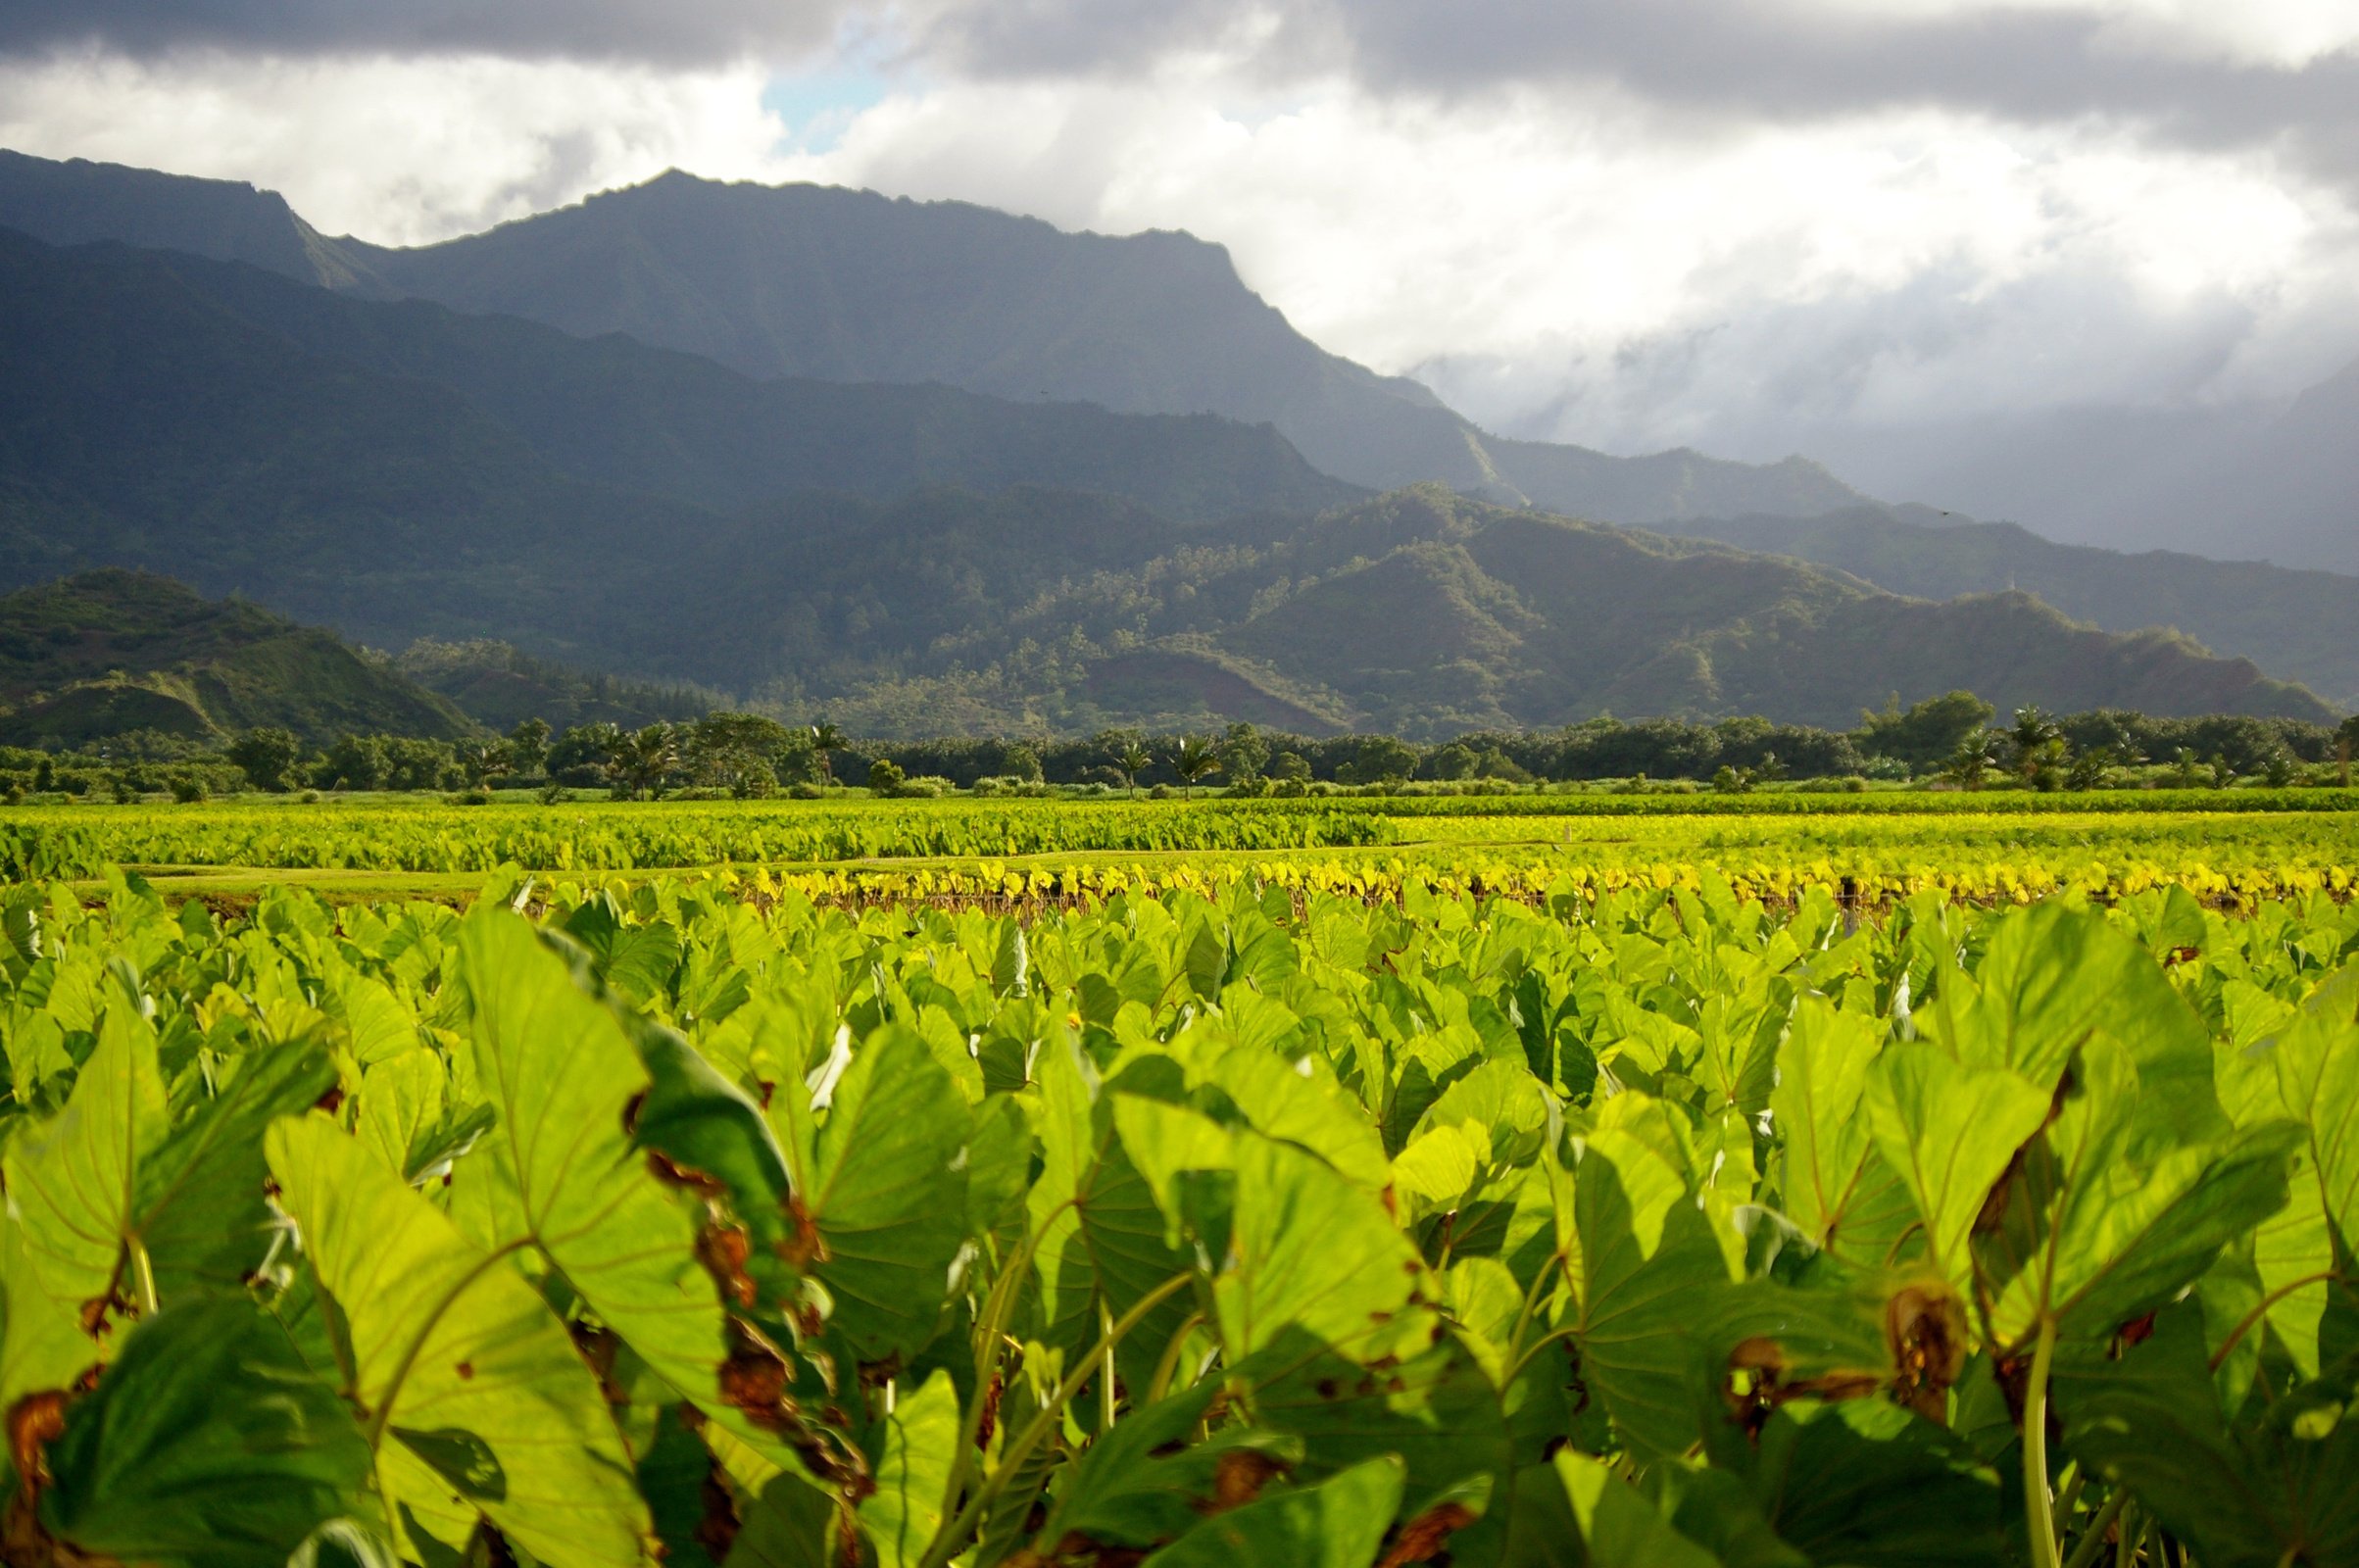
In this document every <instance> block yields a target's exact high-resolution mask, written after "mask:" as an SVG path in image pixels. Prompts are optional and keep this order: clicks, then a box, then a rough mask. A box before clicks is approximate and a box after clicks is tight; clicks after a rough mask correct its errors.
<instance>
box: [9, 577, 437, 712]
mask: <svg viewBox="0 0 2359 1568" xmlns="http://www.w3.org/2000/svg"><path fill="white" fill-rule="evenodd" d="M0 708H4V709H5V711H0V744H5V745H10V746H41V745H57V746H65V747H74V746H80V745H83V744H86V743H90V742H94V741H101V740H104V739H106V738H108V737H109V736H114V735H121V734H123V733H126V732H128V731H132V730H155V731H159V732H161V733H163V734H167V735H176V736H180V737H183V738H185V739H189V740H195V741H212V740H220V739H222V738H224V737H226V736H229V735H232V734H234V733H236V732H237V731H239V730H244V729H249V728H253V727H256V726H260V725H268V726H271V727H275V728H280V729H289V730H293V731H294V732H295V733H296V734H297V735H299V736H301V737H303V739H304V740H305V741H306V742H307V743H309V744H312V745H316V746H319V745H325V744H327V743H329V742H330V741H332V740H334V739H335V737H336V736H338V735H340V734H344V733H346V732H353V733H361V734H369V733H377V732H383V733H389V734H399V735H418V736H430V737H434V738H437V739H453V738H456V737H458V736H461V735H465V734H467V733H469V732H470V731H471V730H472V728H473V726H472V725H471V724H469V722H468V721H467V717H466V715H465V714H463V713H461V712H460V711H458V710H457V709H456V708H454V707H453V706H452V705H451V704H449V703H448V702H446V701H444V700H443V699H441V698H439V697H437V696H435V695H434V694H433V693H431V692H428V691H425V690H424V689H422V688H421V687H419V686H418V685H417V684H416V683H415V682H413V681H411V680H410V679H408V678H407V677H405V676H403V675H401V674H399V673H397V672H396V671H393V670H390V669H387V668H386V667H385V666H384V665H382V664H380V663H376V662H370V661H369V660H367V659H364V658H362V657H361V656H360V655H359V654H358V653H356V652H355V651H354V650H353V649H352V648H351V647H349V646H347V645H346V644H345V643H343V642H341V641H340V640H338V639H337V638H336V637H334V636H333V635H331V634H330V633H327V632H323V631H319V630H316V629H313V628H311V627H307V626H299V625H296V624H295V623H294V622H293V621H290V620H286V619H283V618H281V617H279V616H277V615H273V614H271V613H269V612H268V611H265V610H261V609H258V608H257V607H255V606H253V605H250V604H245V603H242V602H239V601H236V600H230V601H216V600H208V599H205V598H203V597H201V596H200V595H198V594H196V593H194V592H193V591H191V590H190V589H188V588H186V587H183V586H182V585H181V584H179V583H176V582H173V581H172V580H171V579H169V578H165V577H156V576H151V575H148V574H146V573H144V572H136V571H123V570H118V569H106V570H99V571H91V572H84V573H82V574H81V575H79V576H75V577H70V578H67V579H66V580H64V581H62V582H55V583H48V584H44V585H42V586H40V587H36V588H26V589H22V590H20V591H18V592H16V593H13V594H9V595H7V596H6V597H0Z"/></svg>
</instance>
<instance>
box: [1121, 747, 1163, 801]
mask: <svg viewBox="0 0 2359 1568" xmlns="http://www.w3.org/2000/svg"><path fill="white" fill-rule="evenodd" d="M1154 765H1155V753H1154V752H1152V751H1150V750H1148V747H1147V742H1146V741H1145V740H1143V739H1141V738H1140V737H1139V736H1136V735H1125V736H1124V737H1122V744H1121V745H1119V746H1117V747H1115V748H1114V768H1115V770H1116V771H1117V772H1119V773H1120V774H1121V775H1122V777H1123V779H1124V781H1125V782H1127V783H1128V784H1129V785H1130V794H1131V799H1133V800H1136V799H1138V795H1139V775H1140V774H1141V773H1144V772H1146V771H1147V770H1148V769H1149V768H1151V767H1153V766H1154Z"/></svg>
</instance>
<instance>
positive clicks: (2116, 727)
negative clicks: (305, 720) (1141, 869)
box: [0, 692, 2359, 800]
mask: <svg viewBox="0 0 2359 1568" xmlns="http://www.w3.org/2000/svg"><path fill="white" fill-rule="evenodd" d="M2355 748H2359V716H2354V717H2353V718H2350V719H2346V720H2345V721H2343V723H2342V724H2341V725H2340V726H2339V727H2330V726H2327V725H2323V724H2310V723H2303V722H2300V721H2298V720H2292V719H2266V718H2250V717H2240V716H2213V717H2203V718H2158V717H2154V716H2151V715H2148V714H2143V713H2137V712H2131V711H2122V710H2098V711H2090V712H2085V713H2073V714H2064V715H2056V714H2049V713H2045V712H2043V711H2040V710H2039V709H2036V708H2027V709H2022V710H2018V711H2016V712H2014V713H2012V714H2009V715H2005V716H2003V717H2002V716H2001V715H1999V714H1998V713H1997V711H1995V710H1994V709H1993V708H1992V707H1991V706H1990V704H1989V703H1986V702H1984V701H1982V700H1981V699H1980V698H1978V697H1975V696H1974V695H1973V694H1972V693H1969V692H1950V693H1947V694H1945V695H1943V696H1941V697H1936V698H1930V699H1927V700H1926V701H1923V702H1920V703H1917V704H1915V705H1913V706H1912V707H1909V708H1907V709H1902V708H1901V707H1900V706H1899V704H1898V703H1897V702H1896V701H1895V702H1893V703H1891V704H1888V705H1887V707H1886V708H1885V709H1884V711H1880V712H1870V713H1863V714H1862V715H1861V720H1860V724H1859V726H1858V727H1857V728H1855V729H1851V730H1832V729H1823V728H1817V727H1813V726H1810V725H1801V724H1777V723H1772V722H1771V721H1769V720H1768V719H1765V718H1757V717H1746V718H1726V719H1720V720H1716V721H1711V722H1696V721H1690V720H1682V719H1638V720H1628V721H1626V720H1622V719H1616V718H1611V717H1599V718H1594V719H1591V720H1588V721H1587V722H1585V723H1581V724H1575V725H1570V726H1566V727H1563V728H1560V729H1552V730H1532V731H1520V732H1518V731H1497V732H1474V733H1469V734H1465V735H1461V736H1458V737H1456V738H1454V739H1451V740H1448V741H1443V742H1438V743H1432V744H1425V745H1419V744H1416V743H1413V742H1409V741H1403V740H1401V739H1399V738H1397V737H1395V736H1390V735H1357V734H1353V735H1334V736H1306V735H1296V734H1289V733H1286V732H1284V731H1279V730H1270V729H1262V728H1259V727H1256V726H1254V725H1252V724H1247V723H1236V724H1231V725H1229V726H1228V727H1227V728H1226V729H1225V730H1220V731H1216V732H1211V733H1202V734H1170V735H1152V734H1149V733H1147V732H1145V731H1142V730H1136V729H1108V730H1102V731H1100V732H1099V733H1097V734H1095V735H1089V736H1081V737H1066V738H1012V737H1000V738H962V737H961V738H946V739H936V740H918V741H880V740H874V739H864V738H860V737H856V736H852V735H849V734H847V733H845V732H844V731H843V730H842V729H841V728H840V727H839V726H837V725H836V724H834V723H831V722H829V721H827V720H825V719H819V720H817V721H815V722H812V723H808V724H793V723H788V722H786V721H784V720H781V719H779V718H776V717H773V716H770V715H767V714H762V713H747V712H735V711H715V712H709V713H706V714H704V715H703V716H701V717H698V718H694V719H688V720H682V721H676V722H675V721H659V722H655V723H650V724H646V725H642V726H640V727H638V728H635V729H628V728H624V727H622V726H620V725H617V724H614V723H587V724H575V725H569V726H567V727H565V728H563V729H557V728H554V727H553V726H551V725H550V724H549V723H548V722H547V721H546V720H543V719H540V718H528V719H525V720H524V721H522V722H521V723H518V724H516V726H515V727H514V728H512V729H511V730H510V731H509V732H508V733H507V734H505V735H490V734H486V735H483V736H480V737H477V738H474V739H471V740H463V741H457V742H451V741H443V740H431V739H424V738H419V737H416V736H400V735H345V736H342V737H340V738H338V739H337V740H336V741H335V742H334V743H333V744H332V745H329V746H326V747H324V748H314V747H307V746H306V745H304V743H303V742H302V741H301V740H300V739H299V738H298V737H297V736H296V735H294V734H293V733H292V732H290V731H287V730H282V729H255V730H248V731H246V732H245V733H243V734H241V735H238V736H236V737H235V738H234V739H232V740H230V741H229V742H227V744H225V745H223V746H221V747H220V748H219V749H217V750H214V751H211V752H201V753H200V752H192V751H191V750H190V749H189V748H188V747H186V746H185V745H184V744H183V745H173V746H162V745H158V746H144V745H142V744H141V743H140V740H139V738H138V737H124V738H120V739H119V741H118V742H116V743H114V744H110V745H108V746H104V747H93V748H87V749H84V750H83V751H80V752H73V753H50V752H39V751H28V750H25V749H21V748H0V792H4V793H5V795H6V797H7V798H9V799H12V800H23V799H25V797H27V796H28V795H41V794H64V795H68V796H75V797H84V798H89V797H97V798H101V799H103V798H106V797H108V796H110V795H112V796H114V797H116V798H119V799H135V798H140V797H142V796H144V795H148V794H155V793H170V794H172V795H174V796H176V797H178V798H180V799H183V800H197V799H203V798H205V797H206V796H207V795H209V794H216V793H224V792H228V791H233V790H239V789H259V790H265V791H270V792H283V791H289V790H302V789H316V790H359V791H373V790H394V791H435V792H445V793H448V792H481V793H483V794H484V795H485V796H488V793H489V792H490V791H492V790H495V789H538V790H541V791H543V792H546V793H548V794H550V795H551V796H552V797H555V796H557V795H558V794H560V793H563V792H567V791H576V790H603V791H607V792H609V793H611V794H614V795H615V796H618V797H625V798H631V799H648V798H651V797H656V796H663V795H678V794H686V795H690V796H692V797H703V798H714V799H717V798H723V797H733V798H738V799H759V798H762V797H766V796H770V795H774V794H778V793H781V792H785V793H794V794H806V795H816V794H824V793H825V792H826V791H827V790H828V789H830V788H834V787H837V786H839V785H846V784H852V785H864V786H866V787H868V788H870V789H873V790H875V791H877V792H878V793H882V794H907V795H922V794H938V793H941V792H942V791H945V790H949V789H964V790H977V789H980V790H982V791H985V792H987V793H988V792H991V791H1002V792H1019V793H1020V792H1024V791H1028V790H1033V789H1046V788H1050V787H1056V786H1065V787H1071V786H1082V787H1089V786H1097V787H1099V788H1101V789H1102V790H1104V791H1106V792H1121V793H1127V794H1135V793H1139V792H1142V791H1149V792H1153V791H1156V790H1162V791H1175V790H1176V791H1180V792H1184V793H1194V792H1195V791H1197V790H1198V789H1201V788H1206V787H1218V788H1223V789H1225V790H1227V791H1228V792H1229V793H1232V794H1281V795H1283V794H1294V793H1305V792H1308V791H1310V790H1313V789H1316V788H1321V787H1352V786H1372V785H1393V784H1401V785H1406V784H1411V783H1427V784H1432V785H1436V786H1453V785H1454V786H1461V787H1469V788H1484V787H1495V788H1511V787H1515V786H1519V785H1539V784H1550V783H1580V782H1585V781H1597V780H1609V779H1610V780H1631V781H1637V782H1639V783H1642V784H1643V783H1646V782H1650V781H1663V782H1664V783H1665V784H1666V785H1675V784H1708V785H1711V786H1712V787H1715V788H1719V789H1723V790H1744V789H1750V788H1753V787H1756V786H1758V785H1761V784H1767V783H1774V782H1778V781H1782V780H1790V779H1856V780H1871V779H1878V780H1892V781H1899V780H1908V779H1940V780H1943V781H1946V782H1948V783H1951V784H1955V785H1957V786H1959V787H1962V788H1969V789H1971V788H1982V787H1987V786H1990V785H1993V784H1997V783H2002V782H2010V783H2019V784H2023V785H2028V786H2030V787H2033V788H2038V789H2095V788H2103V787H2108V786H2111V785H2119V784H2125V783H2144V782H2164V783H2173V784H2180V785H2187V786H2192V785H2198V784H2214V785H2221V784H2228V783H2232V782H2235V781H2236V780H2239V779H2253V780H2261V781H2266V782H2269V783H2275V784H2290V783H2295V782H2300V781H2302V780H2303V779H2305V778H2307V779H2313V780H2319V781H2325V780H2330V779H2347V777H2348V770H2349V763H2350V760H2351V755H2352V752H2353V750H2354V749H2355Z"/></svg>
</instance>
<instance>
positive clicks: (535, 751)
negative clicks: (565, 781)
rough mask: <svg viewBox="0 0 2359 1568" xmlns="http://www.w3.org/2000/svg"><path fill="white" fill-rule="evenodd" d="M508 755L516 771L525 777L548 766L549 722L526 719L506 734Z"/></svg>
mask: <svg viewBox="0 0 2359 1568" xmlns="http://www.w3.org/2000/svg"><path fill="white" fill-rule="evenodd" d="M508 755H509V758H510V760H513V761H514V762H515V763H516V771H517V772H519V773H522V774H525V775H527V776H529V775H531V774H535V773H538V772H540V771H541V770H542V769H543V768H545V767H547V766H548V765H549V721H548V720H547V719H545V718H527V719H524V720H522V721H520V722H519V723H518V724H517V725H516V728H514V729H512V730H510V731H509V732H508Z"/></svg>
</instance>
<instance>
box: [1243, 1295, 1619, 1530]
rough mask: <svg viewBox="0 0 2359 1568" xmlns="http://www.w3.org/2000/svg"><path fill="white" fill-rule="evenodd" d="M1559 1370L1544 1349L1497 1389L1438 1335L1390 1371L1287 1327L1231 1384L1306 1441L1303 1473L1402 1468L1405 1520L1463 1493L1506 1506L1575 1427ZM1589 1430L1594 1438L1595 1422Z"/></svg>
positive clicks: (1260, 1415) (1458, 1338) (1554, 1356)
mask: <svg viewBox="0 0 2359 1568" xmlns="http://www.w3.org/2000/svg"><path fill="white" fill-rule="evenodd" d="M1566 1365H1567V1362H1566V1358H1565V1357H1564V1356H1563V1355H1562V1354H1561V1353H1555V1352H1553V1351H1549V1352H1544V1353H1542V1354H1541V1355H1537V1356H1535V1357H1533V1359H1532V1361H1531V1362H1530V1363H1529V1364H1528V1365H1527V1366H1526V1367H1525V1368H1524V1370H1523V1373H1522V1375H1521V1376H1519V1377H1518V1378H1517V1379H1516V1380H1515V1382H1514V1383H1513V1384H1512V1385H1510V1386H1508V1387H1506V1388H1504V1389H1502V1388H1500V1387H1499V1384H1498V1383H1496V1382H1495V1381H1494V1380H1493V1378H1492V1375H1491V1373H1490V1372H1489V1371H1488V1370H1487V1369H1486V1367H1485V1365H1484V1358H1483V1356H1482V1355H1481V1354H1480V1353H1479V1351H1478V1348H1476V1347H1475V1346H1474V1345H1472V1344H1471V1343H1469V1342H1468V1341H1467V1340H1466V1339H1465V1338H1464V1337H1463V1336H1462V1335H1457V1334H1446V1335H1445V1336H1444V1337H1443V1338H1442V1340H1441V1341H1440V1343H1438V1344H1435V1345H1432V1346H1430V1347H1428V1348H1425V1349H1422V1350H1420V1351H1418V1352H1417V1353H1416V1354H1413V1355H1410V1356H1408V1357H1406V1358H1405V1359H1403V1360H1401V1362H1400V1363H1399V1364H1398V1365H1392V1364H1387V1365H1383V1366H1369V1365H1365V1364H1363V1363H1362V1362H1360V1361H1354V1360H1352V1359H1351V1358H1349V1357H1347V1356H1344V1355H1341V1354H1338V1353H1337V1352H1335V1351H1333V1350H1330V1349H1328V1348H1326V1347H1324V1346H1322V1345H1320V1344H1319V1343H1318V1342H1317V1341H1316V1340H1314V1339H1312V1338H1311V1337H1310V1336H1308V1335H1307V1334H1304V1333H1302V1331H1301V1330H1290V1331H1288V1332H1287V1333H1286V1334H1284V1335H1281V1336H1280V1337H1279V1339H1278V1341H1277V1343H1276V1344H1274V1345H1272V1346H1271V1347H1270V1348H1267V1349H1265V1350H1263V1351H1262V1352H1261V1353H1260V1354H1258V1355H1256V1356H1254V1357H1253V1358H1252V1359H1251V1360H1248V1361H1245V1362H1241V1363H1240V1364H1239V1365H1238V1366H1237V1367H1236V1368H1235V1370H1234V1372H1233V1374H1232V1376H1231V1378H1230V1379H1229V1386H1230V1387H1231V1388H1232V1389H1235V1388H1243V1389H1246V1390H1248V1391H1249V1394H1248V1396H1247V1402H1248V1403H1249V1406H1250V1409H1251V1411H1252V1414H1253V1420H1254V1421H1255V1423H1256V1424H1257V1425H1258V1426H1260V1427H1262V1428H1266V1429H1268V1430H1271V1431H1275V1432H1280V1433H1284V1434H1287V1435H1289V1436H1290V1437H1293V1438H1295V1439H1296V1440H1298V1441H1299V1442H1300V1443H1301V1444H1302V1469H1301V1472H1300V1473H1301V1474H1302V1475H1304V1476H1311V1477H1316V1476H1321V1475H1328V1474H1332V1473H1333V1472H1335V1471H1336V1470H1338V1469H1341V1468H1343V1467H1345V1466H1347V1465H1352V1464H1356V1463H1358V1462H1360V1461H1361V1460H1364V1459H1368V1458H1372V1457H1375V1456H1376V1455H1379V1454H1386V1453H1390V1454H1395V1455H1398V1456H1399V1457H1400V1458H1401V1461H1402V1463H1404V1464H1405V1465H1406V1466H1407V1467H1408V1468H1407V1475H1406V1480H1405V1490H1404V1493H1403V1499H1402V1505H1403V1508H1404V1510H1405V1511H1407V1512H1411V1513H1415V1512H1419V1511H1422V1510H1424V1509H1426V1508H1428V1507H1431V1506H1433V1505H1434V1504H1435V1503H1436V1502H1437V1501H1440V1500H1442V1499H1444V1498H1446V1497H1455V1496H1462V1495H1464V1494H1465V1493H1467V1492H1468V1491H1469V1490H1470V1489H1474V1490H1481V1489H1488V1490H1489V1491H1490V1493H1491V1502H1492V1504H1493V1505H1494V1507H1496V1508H1501V1509H1504V1508H1508V1507H1510V1506H1511V1504H1512V1498H1511V1497H1510V1495H1509V1494H1510V1492H1511V1491H1512V1489H1513V1488H1514V1487H1515V1486H1517V1485H1518V1483H1519V1478H1520V1476H1521V1475H1522V1472H1523V1471H1524V1470H1525V1469H1526V1468H1528V1467H1529V1466H1531V1465H1533V1464H1535V1463H1538V1462H1539V1460H1540V1459H1541V1457H1542V1455H1543V1454H1544V1453H1545V1452H1546V1451H1547V1449H1548V1446H1550V1445H1552V1444H1554V1443H1557V1442H1561V1441H1562V1440H1563V1439H1564V1437H1565V1436H1566V1434H1567V1432H1568V1431H1569V1430H1571V1428H1572V1420H1571V1418H1570V1417H1569V1415H1568V1412H1567V1408H1566V1399H1565V1390H1564V1386H1563V1379H1564V1375H1565V1368H1566ZM1594 1425H1595V1429H1596V1435H1597V1436H1598V1437H1600V1438H1601V1437H1602V1436H1603V1426H1604V1424H1603V1422H1602V1421H1601V1420H1598V1421H1596V1422H1595V1423H1594ZM1551 1484H1552V1483H1551ZM1473 1560H1477V1561H1479V1560H1481V1559H1480V1557H1479V1555H1478V1556H1477V1557H1476V1558H1474V1559H1473Z"/></svg>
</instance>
